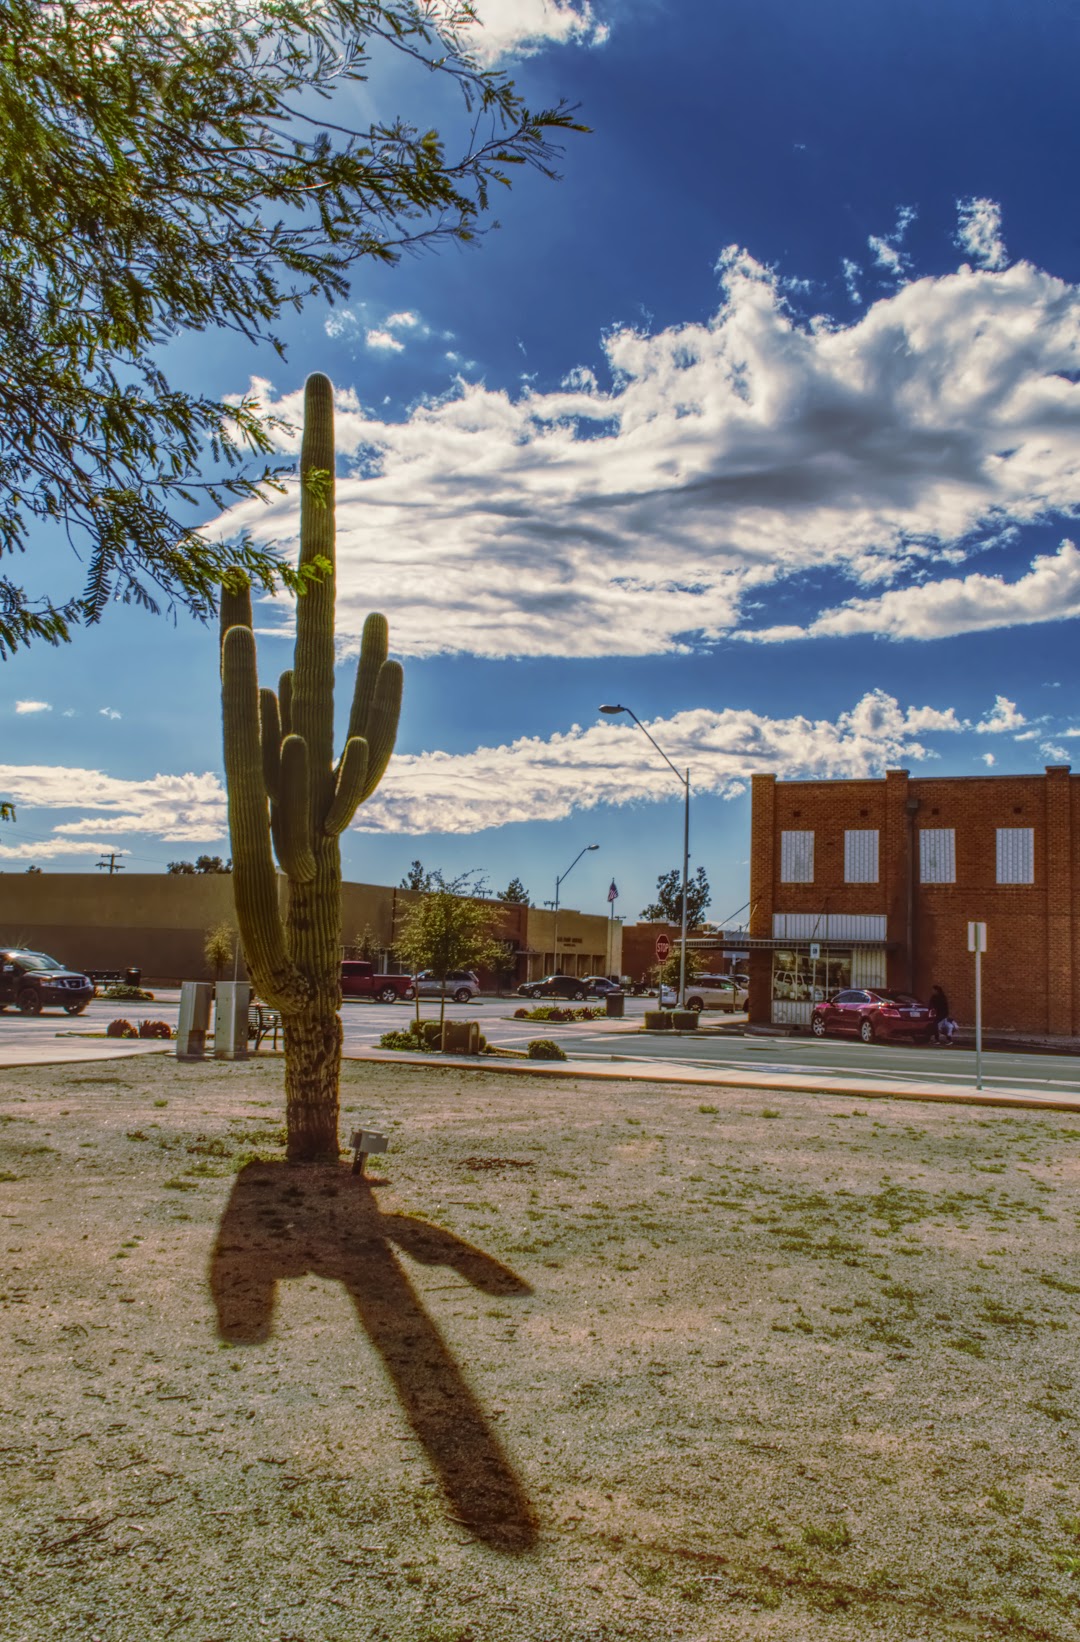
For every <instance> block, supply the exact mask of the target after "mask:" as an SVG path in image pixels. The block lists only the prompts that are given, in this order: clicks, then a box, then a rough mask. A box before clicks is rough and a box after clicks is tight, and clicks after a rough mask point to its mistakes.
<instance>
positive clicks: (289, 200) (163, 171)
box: [0, 0, 583, 655]
mask: <svg viewBox="0 0 1080 1642" xmlns="http://www.w3.org/2000/svg"><path fill="white" fill-rule="evenodd" d="M469 16H470V13H469V9H468V7H467V6H465V5H462V4H460V3H459V0H436V3H434V4H432V3H430V0H319V3H318V4H315V5H312V4H310V0H274V3H273V4H272V5H251V4H250V0H179V3H176V4H171V3H170V0H0V40H2V42H3V50H2V52H0V162H2V172H3V177H4V186H3V189H2V190H0V247H2V254H0V357H2V358H3V361H4V368H3V371H2V372H0V554H11V553H13V552H14V551H16V550H17V549H21V548H22V547H24V546H25V545H26V542H27V536H28V531H29V530H30V527H31V526H32V524H33V523H34V521H48V524H49V528H50V530H54V531H55V529H56V526H57V525H60V526H61V528H62V529H63V530H65V531H66V533H67V535H68V536H69V538H70V539H71V540H72V542H73V545H74V546H76V547H77V548H79V549H80V551H83V553H84V558H85V563H86V575H85V580H84V582H83V585H82V587H81V590H79V591H76V592H73V594H72V596H71V597H69V598H67V599H61V600H55V599H49V598H36V597H35V596H33V594H31V593H28V592H27V590H26V589H25V588H24V587H22V586H20V585H18V584H17V583H16V582H14V581H13V580H12V579H11V578H10V577H8V576H0V655H4V654H7V653H8V652H10V651H11V650H12V649H14V648H15V647H16V646H17V645H19V644H25V643H29V642H31V640H32V639H34V638H35V637H36V638H44V639H46V640H48V641H49V642H50V643H54V644H55V643H59V642H60V641H61V640H64V639H67V638H69V637H70V629H71V627H72V625H73V624H75V623H91V622H96V621H98V620H99V619H100V617H101V615H102V613H103V612H104V610H105V608H106V606H107V605H108V604H109V602H110V601H111V600H113V599H115V598H120V599H122V600H124V601H134V602H136V603H139V604H141V605H143V606H145V607H146V608H148V609H151V610H157V609H158V608H159V603H158V601H159V599H160V598H162V597H163V598H164V600H165V601H166V603H167V604H168V606H169V607H170V608H175V607H176V606H178V605H179V606H184V607H186V608H187V609H188V610H190V611H191V612H193V613H194V614H195V615H196V616H199V617H202V618H204V619H205V618H206V617H207V616H208V615H210V614H211V613H212V612H213V610H214V609H215V608H216V604H217V593H218V585H219V583H221V582H222V581H223V580H225V581H230V579H231V578H234V577H235V578H237V579H236V583H235V585H236V586H240V585H244V584H246V583H248V582H252V583H254V584H255V585H261V586H263V587H271V586H274V585H277V584H278V583H279V582H286V583H289V584H293V583H295V580H296V577H295V573H293V572H291V571H289V570H288V569H287V568H286V567H285V566H283V565H282V564H281V563H280V561H279V560H278V559H277V557H276V555H275V554H274V553H272V552H266V551H262V550H260V549H257V548H255V547H254V546H252V545H251V543H250V542H249V541H247V540H246V539H242V540H240V541H239V542H233V543H232V544H224V545H217V544H213V543H211V542H210V541H208V540H207V539H206V538H205V537H204V536H202V535H200V534H199V533H198V532H197V530H196V529H194V528H193V527H192V525H191V511H190V510H191V508H192V507H198V508H200V509H201V510H202V511H203V513H205V512H206V510H207V509H208V507H209V506H210V505H212V506H213V507H214V508H215V509H219V508H221V507H223V506H225V505H226V504H227V503H228V502H229V501H230V500H232V499H234V498H236V497H244V496H250V495H253V494H258V493H260V492H261V491H262V490H263V487H264V486H265V485H266V484H268V483H273V482H274V477H275V476H274V473H273V471H272V470H271V469H269V468H267V467H266V466H265V464H263V463H262V462H261V461H258V460H256V462H255V468H256V470H255V471H252V466H251V464H252V459H253V457H254V458H262V457H265V456H266V454H267V453H268V452H270V451H271V450H272V449H273V448H274V429H275V421H274V419H273V418H272V417H270V416H268V415H266V414H265V413H264V412H262V411H261V410H260V408H259V405H258V403H257V402H256V400H255V399H253V398H251V397H245V398H242V399H240V400H238V401H236V402H234V403H232V404H226V403H224V402H222V401H219V400H214V399H213V398H209V397H207V396H205V395H202V394H197V393H190V392H188V391H186V389H185V388H184V387H182V386H181V385H180V384H179V383H176V382H174V381H172V380H170V378H169V377H168V376H167V375H166V372H165V369H164V366H163V364H162V362H161V361H162V353H161V350H162V348H163V346H164V345H165V344H167V343H169V342H171V341H172V340H173V339H174V338H175V337H176V336H177V335H178V334H180V333H183V332H200V331H205V330H209V329H215V328H219V329H224V330H228V331H232V332H234V333H236V334H238V335H241V336H244V337H246V338H247V339H248V340H249V341H250V342H253V343H258V342H263V341H268V342H269V343H270V344H271V345H272V346H273V347H274V348H275V349H276V350H277V352H278V353H279V354H280V353H282V351H283V349H282V345H281V342H280V339H279V338H278V336H277V335H276V333H275V324H276V322H277V321H278V319H279V318H280V317H281V315H282V313H284V312H287V311H289V310H291V309H297V308H299V307H300V306H301V305H302V303H303V301H304V299H305V298H306V297H309V296H318V297H321V298H323V299H325V300H328V301H330V302H333V301H334V300H335V299H336V298H338V297H343V296H346V295H347V294H348V291H349V279H348V274H349V270H350V268H351V266H352V264H354V263H355V262H356V261H357V260H358V259H359V258H362V257H366V258H374V259H376V260H377V261H380V262H383V263H388V262H394V261H395V260H396V259H397V258H398V257H399V256H400V254H401V252H402V249H403V248H404V247H417V246H422V245H434V244H437V243H439V242H441V241H444V240H451V241H457V242H463V241H468V240H469V239H471V238H473V237H474V236H475V234H476V233H477V231H478V228H479V226H480V223H481V221H482V219H483V217H484V215H485V213H486V212H487V210H488V207H489V195H490V190H491V188H492V186H493V185H494V184H496V183H499V184H509V182H510V177H511V173H512V171H513V169H514V167H515V166H520V165H526V166H532V167H535V168H536V169H538V170H540V171H541V172H543V173H545V174H546V175H549V176H550V175H554V172H553V170H552V160H553V158H554V156H555V154H556V152H557V150H556V149H555V148H554V147H553V146H552V139H553V137H555V136H556V135H558V136H561V135H562V133H564V132H566V131H570V130H581V129H583V128H582V127H580V126H577V125H575V124H574V122H573V119H572V111H571V110H569V109H568V108H567V107H566V106H565V105H562V104H560V105H559V106H558V107H557V108H553V109H544V110H541V111H539V112H533V111H531V110H530V109H528V108H527V107H526V105H525V103H524V101H523V100H522V98H521V97H520V96H519V95H518V93H517V92H516V91H515V89H514V85H513V82H512V81H510V80H508V79H507V78H506V77H505V76H504V75H501V74H498V73H495V72H492V71H490V70H486V69H483V68H482V67H481V66H480V65H479V64H478V63H477V62H476V61H475V60H474V59H472V58H470V56H469V55H468V52H467V49H466V46H465V44H464V42H463V39H462V36H461V35H460V33H459V32H458V29H457V25H460V24H462V23H464V22H466V21H467V20H468V18H469ZM391 48H392V49H393V50H395V51H397V52H399V53H400V54H402V56H403V57H405V58H407V59H411V60H412V61H413V62H414V63H415V64H416V68H417V72H418V74H422V73H424V72H425V71H427V72H435V73H437V74H438V75H439V76H440V77H441V78H442V79H443V80H446V81H449V82H451V83H454V84H456V85H457V87H458V88H459V89H460V91H461V93H462V96H463V109H462V115H463V117H462V119H461V122H460V129H459V130H457V131H455V133H454V135H453V136H452V138H451V140H450V142H449V143H448V142H447V140H446V139H444V137H443V136H442V135H440V133H439V132H438V131H435V130H430V129H427V128H425V127H424V126H422V125H415V124H413V123H411V122H410V121H408V120H406V119H400V118H394V117H389V118H386V119H376V120H374V121H373V122H372V123H371V124H369V125H366V126H365V125H362V124H361V125H359V126H353V125H350V124H349V123H348V120H349V116H348V110H347V108H345V107H342V106H340V105H342V104H348V105H349V107H352V108H355V107H357V106H358V105H360V106H363V105H362V104H361V100H360V99H359V98H357V97H356V95H355V90H354V88H355V85H356V82H358V81H362V80H364V79H366V78H367V75H368V70H369V58H370V54H371V53H372V52H375V51H377V52H380V53H385V52H387V51H388V50H389V49H391ZM317 99H321V100H322V101H323V102H324V103H334V105H335V106H334V107H333V108H332V109H329V108H328V109H327V115H326V118H325V119H324V118H322V117H321V115H320V110H319V104H318V101H317ZM382 100H383V99H382V98H381V97H380V98H373V99H368V100H367V101H369V102H373V101H380V102H381V101H382ZM208 460H212V461H213V462H214V464H216V466H217V468H218V472H219V477H218V478H217V479H216V481H214V480H212V481H210V482H207V483H203V482H201V481H202V475H203V474H204V472H205V470H206V464H207V462H208ZM279 488H280V485H279ZM181 513H184V517H181V516H180V515H181ZM320 573H321V567H320V566H318V565H312V564H308V565H305V567H304V572H303V574H302V577H301V579H305V578H307V577H310V576H312V575H316V576H317V575H318V574H320Z"/></svg>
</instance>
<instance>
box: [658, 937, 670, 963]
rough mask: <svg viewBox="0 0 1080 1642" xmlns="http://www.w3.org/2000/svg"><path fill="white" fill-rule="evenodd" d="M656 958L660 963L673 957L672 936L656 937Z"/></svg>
mask: <svg viewBox="0 0 1080 1642" xmlns="http://www.w3.org/2000/svg"><path fill="white" fill-rule="evenodd" d="M656 956H657V959H658V961H659V962H660V963H663V961H664V959H665V958H670V956H671V936H670V935H658V936H657V937H656Z"/></svg>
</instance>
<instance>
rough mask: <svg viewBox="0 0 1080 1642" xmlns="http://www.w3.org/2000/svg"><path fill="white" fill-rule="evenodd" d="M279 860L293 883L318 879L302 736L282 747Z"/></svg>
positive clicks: (288, 739)
mask: <svg viewBox="0 0 1080 1642" xmlns="http://www.w3.org/2000/svg"><path fill="white" fill-rule="evenodd" d="M277 811H278V833H279V849H280V860H281V865H282V869H283V871H284V872H285V873H286V874H287V875H288V877H289V880H290V882H291V883H294V884H310V882H311V880H312V879H313V878H314V876H315V857H314V855H313V854H312V851H311V822H310V813H311V766H310V761H309V757H308V745H307V742H306V741H305V740H304V738H303V736H301V735H287V736H286V737H285V740H284V741H283V742H282V743H281V797H280V800H279V802H278V806H277Z"/></svg>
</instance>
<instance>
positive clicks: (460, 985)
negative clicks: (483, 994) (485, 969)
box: [413, 969, 480, 1003]
mask: <svg viewBox="0 0 1080 1642" xmlns="http://www.w3.org/2000/svg"><path fill="white" fill-rule="evenodd" d="M413 986H414V987H415V988H416V991H417V992H418V993H419V994H420V996H421V997H422V998H441V997H442V994H443V983H442V981H441V979H440V978H439V976H438V975H436V973H435V971H434V970H433V969H422V970H421V971H420V973H419V975H414V976H413ZM479 995H480V982H479V981H478V980H477V978H476V976H475V974H474V973H473V971H472V970H471V969H448V970H447V972H446V996H447V997H448V998H452V999H453V1000H454V1002H455V1003H471V1002H472V1000H473V999H474V998H476V997H479Z"/></svg>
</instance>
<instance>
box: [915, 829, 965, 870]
mask: <svg viewBox="0 0 1080 1642" xmlns="http://www.w3.org/2000/svg"><path fill="white" fill-rule="evenodd" d="M919 878H920V880H921V881H922V883H924V884H955V882H956V828H955V827H921V828H920V829H919Z"/></svg>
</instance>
